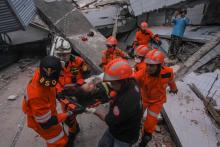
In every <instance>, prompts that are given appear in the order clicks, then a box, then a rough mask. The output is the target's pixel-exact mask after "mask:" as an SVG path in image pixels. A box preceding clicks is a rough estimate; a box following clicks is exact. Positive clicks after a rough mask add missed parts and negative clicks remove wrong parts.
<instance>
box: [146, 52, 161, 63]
mask: <svg viewBox="0 0 220 147" xmlns="http://www.w3.org/2000/svg"><path fill="white" fill-rule="evenodd" d="M164 58H165V55H164V53H163V52H161V51H159V50H158V49H154V50H151V51H149V52H148V53H147V55H146V57H145V62H146V63H147V64H163V63H164Z"/></svg>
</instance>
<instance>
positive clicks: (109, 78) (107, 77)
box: [103, 61, 130, 81]
mask: <svg viewBox="0 0 220 147" xmlns="http://www.w3.org/2000/svg"><path fill="white" fill-rule="evenodd" d="M121 65H128V66H130V65H129V64H128V63H127V62H125V61H120V62H117V63H115V64H114V65H113V66H112V67H111V69H110V70H111V71H114V70H116V69H117V68H119V67H120V66H121ZM119 78H120V76H118V75H117V76H112V75H108V74H107V73H104V78H103V79H104V81H115V80H119Z"/></svg>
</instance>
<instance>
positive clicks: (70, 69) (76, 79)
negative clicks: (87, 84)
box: [55, 45, 85, 147]
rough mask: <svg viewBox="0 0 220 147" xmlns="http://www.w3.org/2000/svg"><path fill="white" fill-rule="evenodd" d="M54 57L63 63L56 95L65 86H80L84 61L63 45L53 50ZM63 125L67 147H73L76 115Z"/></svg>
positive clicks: (82, 81) (78, 129)
mask: <svg viewBox="0 0 220 147" xmlns="http://www.w3.org/2000/svg"><path fill="white" fill-rule="evenodd" d="M55 55H56V56H57V57H59V58H60V59H61V60H62V62H63V67H62V70H61V74H60V77H59V81H58V84H57V85H56V89H57V93H60V92H62V90H63V88H64V86H65V85H68V84H78V85H82V84H83V83H84V79H83V76H82V73H81V71H82V68H83V66H84V64H85V62H84V60H83V59H82V58H80V57H78V56H75V55H73V54H71V48H70V46H69V47H66V48H65V46H64V45H63V46H61V47H60V48H57V50H55ZM61 106H62V110H63V112H66V109H65V106H64V105H63V104H62V103H61ZM65 124H66V125H67V126H68V129H69V133H68V134H69V136H68V137H69V141H68V146H71V147H72V146H73V144H74V140H75V138H76V136H77V134H78V133H79V131H80V127H79V124H78V122H77V119H76V115H74V116H72V117H71V118H68V119H67V120H66V121H65Z"/></svg>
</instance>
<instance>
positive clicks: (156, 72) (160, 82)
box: [136, 49, 178, 147]
mask: <svg viewBox="0 0 220 147" xmlns="http://www.w3.org/2000/svg"><path fill="white" fill-rule="evenodd" d="M164 57H165V56H164V54H163V53H162V52H161V51H159V50H158V49H154V50H151V51H149V52H148V53H147V55H146V58H145V63H146V64H147V70H146V71H147V72H145V73H144V72H143V73H142V74H139V77H137V76H136V79H137V81H138V83H139V84H140V87H141V90H142V91H141V92H142V97H143V106H144V110H145V113H144V114H145V115H144V118H145V119H146V120H145V122H144V134H143V136H142V141H141V143H140V144H139V146H140V147H145V146H146V145H147V143H148V142H149V141H150V140H151V139H152V134H153V133H154V131H155V129H156V126H157V121H158V120H157V117H158V115H159V114H160V112H161V110H162V108H163V104H164V103H165V102H166V88H167V85H169V87H170V92H171V93H174V94H176V93H177V92H178V90H177V87H176V84H175V82H174V74H173V69H172V68H170V67H166V66H164V65H163V63H164Z"/></svg>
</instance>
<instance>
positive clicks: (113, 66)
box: [23, 22, 178, 147]
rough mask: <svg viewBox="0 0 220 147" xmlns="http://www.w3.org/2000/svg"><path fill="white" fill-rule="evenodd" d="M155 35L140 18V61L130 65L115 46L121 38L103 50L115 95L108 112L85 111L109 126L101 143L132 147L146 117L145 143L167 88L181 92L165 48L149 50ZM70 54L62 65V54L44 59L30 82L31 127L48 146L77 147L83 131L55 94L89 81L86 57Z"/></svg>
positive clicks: (106, 146)
mask: <svg viewBox="0 0 220 147" xmlns="http://www.w3.org/2000/svg"><path fill="white" fill-rule="evenodd" d="M151 39H154V40H156V41H157V42H158V43H159V44H160V43H161V42H160V40H159V38H158V36H155V35H154V34H153V33H152V31H150V29H149V28H148V25H147V22H142V23H141V26H140V31H138V32H137V33H136V38H135V41H134V42H135V43H134V44H135V51H134V61H135V63H136V64H135V66H134V67H133V68H132V67H131V66H130V65H129V63H128V61H127V60H126V58H127V55H126V53H124V52H123V51H122V50H120V49H118V48H117V39H116V38H114V37H112V36H111V37H109V38H107V42H106V46H107V50H104V51H103V54H102V68H103V72H104V77H103V82H105V83H107V85H108V86H107V87H108V88H109V89H111V90H112V91H115V92H116V94H115V95H114V96H111V94H109V95H107V97H108V98H109V99H110V98H111V101H110V109H109V111H108V112H100V111H99V110H98V109H95V108H88V109H86V111H87V113H93V114H95V115H97V116H98V117H99V118H100V119H102V120H103V121H105V122H106V124H107V125H108V127H109V129H108V130H107V131H106V132H105V134H104V135H103V137H102V139H101V140H100V142H99V145H98V146H99V147H131V146H132V145H133V144H134V143H135V142H137V141H138V136H139V131H140V129H141V127H140V126H141V121H142V120H144V129H143V130H142V137H141V141H140V142H139V147H145V146H146V145H147V143H148V142H149V141H150V140H151V139H152V134H153V133H154V131H155V129H156V126H157V120H158V115H159V114H160V112H161V110H162V107H163V104H164V103H165V102H166V88H167V86H169V87H170V92H171V93H174V94H176V93H177V92H178V89H177V87H176V84H175V82H174V73H173V70H172V68H170V67H167V66H164V58H165V55H164V54H163V52H161V51H159V50H158V49H150V47H149V41H150V40H151ZM61 56H62V55H61ZM68 58H69V60H68V61H65V62H64V63H65V64H64V65H62V64H61V62H60V60H59V58H56V57H53V56H47V57H45V58H44V59H43V60H41V62H40V66H39V68H38V69H36V71H35V73H34V76H33V77H32V79H31V81H30V82H29V83H28V85H27V88H26V95H25V96H24V100H23V111H24V112H25V114H26V115H27V122H28V127H30V128H32V129H33V130H34V131H35V132H37V133H38V134H39V135H40V136H41V137H42V138H43V139H45V140H46V142H47V146H48V147H73V145H74V144H73V143H74V139H75V137H76V135H77V133H78V132H79V124H78V122H77V120H76V114H74V113H73V112H71V111H68V110H66V109H65V106H62V108H63V112H62V113H58V112H57V110H56V107H57V105H56V95H57V93H58V92H61V91H62V90H63V88H64V86H65V85H66V84H73V83H74V84H77V85H79V86H81V85H84V84H85V81H84V79H83V72H86V71H87V70H88V67H87V65H86V63H85V62H84V60H83V59H82V58H80V57H78V56H74V55H71V54H68ZM84 90H85V93H89V92H91V91H92V90H93V88H91V86H90V87H87V88H85V86H84ZM111 90H109V91H111ZM85 95H86V94H84V96H85ZM89 96H91V95H89ZM89 96H88V97H89ZM112 97H113V98H112ZM62 122H63V123H65V124H67V126H68V127H69V133H68V136H67V135H66V133H65V131H64V130H63V126H62V125H61V123H62Z"/></svg>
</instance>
